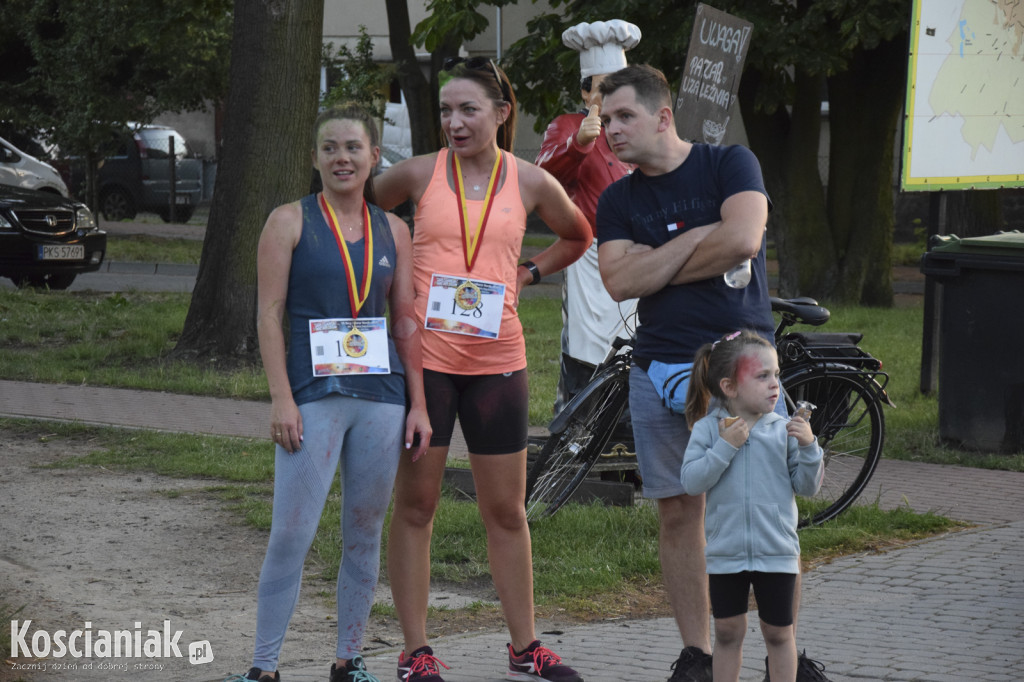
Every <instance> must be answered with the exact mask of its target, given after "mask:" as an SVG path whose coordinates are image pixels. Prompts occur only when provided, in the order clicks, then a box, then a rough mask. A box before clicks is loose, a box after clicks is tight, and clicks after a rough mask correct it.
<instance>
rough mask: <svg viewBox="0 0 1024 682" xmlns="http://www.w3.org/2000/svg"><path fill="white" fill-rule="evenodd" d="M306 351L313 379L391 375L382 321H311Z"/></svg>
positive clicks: (372, 318)
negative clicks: (311, 367)
mask: <svg viewBox="0 0 1024 682" xmlns="http://www.w3.org/2000/svg"><path fill="white" fill-rule="evenodd" d="M309 351H310V355H312V356H313V376H317V377H324V376H332V375H340V374H390V373H391V361H390V360H389V358H388V326H387V320H386V319H385V318H383V317H366V318H359V319H352V318H348V317H339V318H334V319H329V320H310V321H309Z"/></svg>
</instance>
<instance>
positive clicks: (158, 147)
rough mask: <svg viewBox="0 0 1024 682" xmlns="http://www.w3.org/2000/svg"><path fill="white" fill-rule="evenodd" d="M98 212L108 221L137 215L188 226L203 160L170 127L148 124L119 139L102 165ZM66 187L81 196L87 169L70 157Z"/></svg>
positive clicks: (199, 194)
mask: <svg viewBox="0 0 1024 682" xmlns="http://www.w3.org/2000/svg"><path fill="white" fill-rule="evenodd" d="M172 139H173V140H174V142H173V145H174V162H173V166H174V171H173V172H174V188H175V192H174V195H175V196H174V215H173V216H172V215H171V203H170V202H171V197H170V187H171V182H170V176H171V165H172V163H171V151H170V149H171V144H172V142H171V140H172ZM98 183H99V212H101V213H103V215H104V217H106V219H107V220H131V219H132V218H134V217H135V215H136V214H137V213H138V212H139V211H149V212H153V213H156V214H157V215H159V216H160V217H161V218H163V219H164V220H165V221H168V222H170V220H171V219H172V217H173V219H174V221H175V222H179V223H184V222H188V220H189V218H191V217H192V214H193V213H194V212H195V209H196V204H198V203H199V201H200V200H201V199H202V198H203V197H202V194H203V161H202V159H200V158H198V157H197V156H196V154H195V153H194V152H193V151H192V149H191V147H189V145H188V142H187V141H186V140H185V138H184V137H183V136H182V135H181V133H179V132H177V131H176V130H174V129H173V128H168V127H167V126H157V125H148V126H142V127H140V128H138V129H136V130H134V131H129V132H125V133H124V134H123V135H120V136H119V137H118V138H117V140H116V144H115V146H114V152H113V153H112V154H110V155H109V156H107V157H106V158H104V159H103V160H102V161H101V162H100V167H99V177H98ZM68 186H69V187H70V188H71V192H72V194H73V195H74V196H77V197H82V196H84V195H85V165H84V164H83V163H82V160H81V159H72V160H71V163H70V177H69V178H68Z"/></svg>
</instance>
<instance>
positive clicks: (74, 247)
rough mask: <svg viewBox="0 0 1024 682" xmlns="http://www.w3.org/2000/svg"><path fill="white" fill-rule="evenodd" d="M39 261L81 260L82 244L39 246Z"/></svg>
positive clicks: (83, 256)
mask: <svg viewBox="0 0 1024 682" xmlns="http://www.w3.org/2000/svg"><path fill="white" fill-rule="evenodd" d="M38 256H39V260H83V259H84V258H85V245H84V244H40V245H39V251H38Z"/></svg>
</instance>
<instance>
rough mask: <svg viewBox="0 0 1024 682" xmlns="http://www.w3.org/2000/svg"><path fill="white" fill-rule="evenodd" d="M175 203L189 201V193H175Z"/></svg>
mask: <svg viewBox="0 0 1024 682" xmlns="http://www.w3.org/2000/svg"><path fill="white" fill-rule="evenodd" d="M174 203H176V204H187V203H188V195H187V194H175V195H174Z"/></svg>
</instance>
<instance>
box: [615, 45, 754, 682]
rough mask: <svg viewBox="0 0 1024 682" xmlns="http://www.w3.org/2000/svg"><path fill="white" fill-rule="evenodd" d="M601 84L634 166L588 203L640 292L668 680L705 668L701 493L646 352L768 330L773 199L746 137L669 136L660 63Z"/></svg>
mask: <svg viewBox="0 0 1024 682" xmlns="http://www.w3.org/2000/svg"><path fill="white" fill-rule="evenodd" d="M600 90H601V93H602V95H603V96H604V104H603V106H602V108H601V120H602V122H603V123H604V128H605V134H606V136H607V138H608V142H609V144H610V146H611V148H612V150H613V151H614V152H615V154H616V156H618V157H619V159H620V160H622V161H624V162H628V163H633V164H636V166H637V169H636V170H635V171H634V172H633V173H632V174H631V175H629V176H627V177H625V178H622V179H620V180H618V181H616V182H615V183H613V184H612V185H610V186H609V187H608V188H607V189H606V190H605V191H604V193H602V195H601V198H600V200H599V202H598V205H597V238H598V259H599V266H600V270H601V278H602V280H603V281H604V284H605V287H606V288H607V289H608V292H609V293H610V294H611V296H612V298H613V299H615V300H623V299H627V298H638V299H639V303H638V305H637V311H638V313H639V318H640V319H639V321H640V326H639V328H638V330H637V342H636V346H635V347H634V349H633V358H634V360H635V363H636V366H635V367H633V369H632V371H631V372H630V382H629V390H630V412H631V413H632V415H633V434H634V440H635V442H636V453H637V463H638V465H639V469H640V475H641V477H642V479H643V492H644V496H646V497H649V498H654V499H656V500H657V501H658V514H659V521H660V540H659V556H660V559H661V566H662V576H663V580H664V582H665V588H666V591H667V592H668V595H669V600H670V602H671V604H672V608H673V611H674V613H675V618H676V623H677V625H678V626H679V632H680V635H681V636H682V640H683V645H684V649H683V651H682V653H681V654H680V657H679V659H678V660H677V661H676V663H675V664H674V665H673V666H672V667H673V671H674V672H673V674H672V677H671V678H670V679H671V680H687V681H690V680H692V681H700V680H708V681H710V680H711V656H710V655H709V654H710V651H711V645H710V635H709V627H708V615H709V606H708V583H707V575H706V573H705V568H704V553H703V548H704V498H703V496H689V495H686V494H684V492H683V487H682V484H681V483H680V468H681V466H682V463H683V453H684V452H685V450H686V444H687V442H688V441H689V430H688V429H687V426H686V419H685V417H684V416H683V415H682V414H676V413H674V412H673V411H671V410H669V409H668V408H667V407H666V406H665V404H664V403H663V402H662V398H661V396H660V395H659V393H658V391H657V389H656V388H655V385H654V383H653V382H652V379H651V378H650V376H649V375H648V371H649V370H650V369H651V363H652V362H655V361H657V362H658V363H669V364H678V363H692V362H693V357H694V354H695V353H696V351H697V349H698V348H700V346H702V345H703V344H704V343H707V342H709V341H714V340H716V339H718V338H721V337H722V336H723V335H724V334H727V333H729V332H731V331H735V330H738V329H753V330H755V331H757V332H759V333H761V334H762V335H764V336H765V337H766V338H768V339H771V338H772V328H773V321H772V314H771V303H770V301H769V297H768V296H769V294H768V282H767V275H766V273H765V266H764V261H765V224H766V222H767V220H768V210H769V206H770V204H769V200H768V196H767V193H766V192H765V189H764V181H763V179H762V177H761V168H760V165H759V164H758V162H757V159H756V158H755V157H754V155H753V154H752V153H751V152H750V150H748V149H746V148H744V147H738V146H733V147H713V146H709V145H705V144H691V143H689V142H686V141H685V140H682V139H681V138H680V137H679V136H678V134H677V133H676V127H675V121H674V119H673V113H672V98H671V92H670V90H669V86H668V82H667V81H666V80H665V77H664V75H663V74H662V73H661V72H660V71H658V70H657V69H654V68H651V67H649V66H646V65H632V66H628V67H626V68H624V69H622V70H620V71H617V72H615V73H613V74H611V75H609V76H608V77H606V78H605V80H604V81H603V82H602V83H601V86H600ZM746 259H752V261H753V262H752V272H751V279H750V283H749V284H748V285H747V286H746V287H744V288H739V289H734V288H731V287H729V286H727V285H726V284H725V281H724V279H723V274H724V273H725V272H726V271H728V270H730V269H731V268H732V267H733V266H735V265H737V264H739V263H741V262H742V261H744V260H746ZM652 372H653V370H652ZM682 397H685V388H684V389H682Z"/></svg>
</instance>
